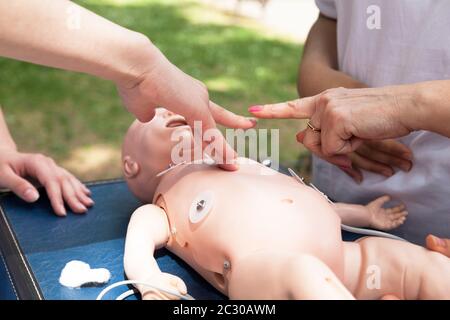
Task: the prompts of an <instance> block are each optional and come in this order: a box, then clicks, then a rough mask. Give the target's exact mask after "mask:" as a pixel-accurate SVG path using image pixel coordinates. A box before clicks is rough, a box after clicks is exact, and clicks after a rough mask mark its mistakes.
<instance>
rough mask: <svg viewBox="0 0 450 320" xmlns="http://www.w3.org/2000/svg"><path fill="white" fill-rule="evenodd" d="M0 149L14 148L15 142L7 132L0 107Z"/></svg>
mask: <svg viewBox="0 0 450 320" xmlns="http://www.w3.org/2000/svg"><path fill="white" fill-rule="evenodd" d="M0 149H9V150H16V149H17V147H16V143H15V142H14V140H13V138H12V137H11V134H10V133H9V130H8V126H7V124H6V121H5V117H4V116H3V111H2V109H1V107H0Z"/></svg>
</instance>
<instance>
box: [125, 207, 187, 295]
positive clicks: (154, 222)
mask: <svg viewBox="0 0 450 320" xmlns="http://www.w3.org/2000/svg"><path fill="white" fill-rule="evenodd" d="M168 239H169V222H168V220H167V216H166V213H165V212H164V210H162V209H161V208H160V207H158V206H155V205H153V204H147V205H144V206H142V207H140V208H138V209H137V210H136V211H135V212H134V213H133V215H132V217H131V220H130V223H129V224H128V231H127V237H126V241H125V254H124V266H125V273H126V274H127V277H128V278H129V279H130V280H136V281H142V282H146V283H149V284H152V285H155V286H158V287H160V288H163V289H166V290H169V291H172V292H174V291H175V292H178V293H179V294H182V295H184V294H186V292H187V290H186V285H185V284H184V282H183V280H181V279H180V278H178V277H176V276H173V275H171V274H168V273H163V272H161V270H160V269H159V267H158V264H157V263H156V260H155V258H154V257H153V254H154V251H155V249H158V248H160V247H163V246H164V245H165V244H166V243H167V241H168ZM136 288H137V289H138V290H139V292H140V293H141V295H142V298H143V299H158V300H160V299H176V297H174V296H172V295H170V294H167V293H165V292H162V291H158V290H155V289H153V288H151V287H148V286H144V285H140V284H138V285H136Z"/></svg>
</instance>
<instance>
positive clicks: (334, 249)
mask: <svg viewBox="0 0 450 320" xmlns="http://www.w3.org/2000/svg"><path fill="white" fill-rule="evenodd" d="M264 173H265V174H264ZM267 173H270V174H267ZM202 200H204V201H202ZM154 203H156V204H157V205H160V206H162V207H163V208H164V210H165V211H166V213H167V215H168V219H169V224H170V230H171V237H170V240H169V243H168V245H167V248H168V249H169V250H170V251H172V252H174V253H175V254H176V255H177V256H179V257H180V258H182V259H183V260H184V261H186V262H187V263H188V264H190V265H191V266H192V267H193V268H194V269H195V270H196V271H197V272H199V273H200V274H201V275H202V276H203V277H204V278H205V279H206V280H208V281H209V282H210V283H211V284H212V285H213V286H215V287H216V288H217V289H219V290H220V291H221V292H223V293H224V294H227V271H228V270H232V268H233V264H235V263H236V261H238V260H239V259H243V258H245V257H246V256H247V255H249V254H252V253H255V252H257V251H268V252H281V251H285V252H287V253H291V254H292V253H299V254H301V253H306V254H311V255H314V256H316V257H318V258H319V259H321V260H322V261H323V262H325V263H326V264H327V265H328V266H329V267H330V268H331V269H332V270H333V271H334V272H335V274H336V275H337V276H338V277H339V278H341V279H342V278H343V273H344V254H343V242H342V239H341V231H340V219H339V217H338V215H337V214H336V213H335V212H334V211H333V209H332V208H331V206H330V205H329V204H328V203H327V201H326V200H325V199H324V198H323V197H322V195H320V194H319V193H318V192H316V191H315V190H313V189H312V188H310V187H306V186H303V185H302V184H300V183H299V182H297V181H296V180H294V179H293V178H291V177H288V176H286V175H283V174H280V173H277V172H275V171H273V170H271V169H268V168H266V167H264V166H263V165H261V164H258V163H256V162H253V161H252V162H251V163H247V164H241V165H240V169H239V170H238V171H236V172H226V171H223V170H220V169H218V168H216V167H214V166H208V165H204V164H203V165H194V164H190V165H181V166H179V167H177V168H174V169H173V170H171V171H169V172H167V173H166V174H165V175H164V176H163V178H162V180H161V183H160V184H159V186H158V187H157V189H156V192H155V198H154Z"/></svg>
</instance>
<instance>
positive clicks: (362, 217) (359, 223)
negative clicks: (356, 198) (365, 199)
mask: <svg viewBox="0 0 450 320" xmlns="http://www.w3.org/2000/svg"><path fill="white" fill-rule="evenodd" d="M333 207H334V210H335V211H336V213H337V214H338V215H339V217H340V218H341V220H342V223H343V224H346V225H349V226H352V227H359V228H363V227H369V226H370V221H371V220H370V212H369V210H367V207H366V206H362V205H357V204H348V203H335V204H334V206H333Z"/></svg>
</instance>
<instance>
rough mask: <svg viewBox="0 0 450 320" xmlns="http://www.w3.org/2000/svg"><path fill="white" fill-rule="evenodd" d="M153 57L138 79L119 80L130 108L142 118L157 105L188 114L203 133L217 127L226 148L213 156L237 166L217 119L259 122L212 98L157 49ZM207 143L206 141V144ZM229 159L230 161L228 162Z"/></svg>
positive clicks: (239, 124)
mask: <svg viewBox="0 0 450 320" xmlns="http://www.w3.org/2000/svg"><path fill="white" fill-rule="evenodd" d="M148 58H149V60H148V61H147V63H145V64H144V65H143V66H142V67H140V68H141V69H142V70H143V72H142V74H141V76H140V78H139V79H136V81H135V83H131V84H130V83H126V84H119V85H118V91H119V94H120V96H121V97H122V100H123V103H124V104H125V106H126V108H127V109H128V110H129V111H130V112H131V113H133V114H134V115H136V117H137V119H138V120H140V121H141V122H147V121H149V120H151V119H152V118H153V116H154V113H155V111H154V110H155V108H157V107H165V108H166V109H168V110H170V111H172V112H174V113H176V114H180V115H182V116H184V117H185V118H186V121H187V122H188V124H189V125H190V126H191V127H192V128H194V121H201V129H202V131H203V132H202V133H203V134H205V132H206V130H213V131H214V133H215V134H214V137H217V139H220V140H221V142H222V148H221V149H220V150H216V151H217V154H216V155H210V156H213V158H214V160H216V162H217V163H218V164H222V165H221V167H222V168H224V169H229V170H235V169H236V168H237V167H236V165H234V164H231V163H232V162H233V161H234V159H235V157H236V153H235V151H234V150H233V149H232V148H231V147H230V146H229V145H228V143H227V142H226V140H225V139H224V137H223V136H222V134H221V133H220V131H219V130H218V129H217V128H216V122H217V123H220V124H222V125H224V126H227V127H232V128H242V129H249V128H252V127H253V126H255V124H256V120H255V119H248V118H246V117H242V116H238V115H235V114H233V113H232V112H230V111H227V110H225V109H223V108H222V107H220V106H218V105H217V104H215V103H213V102H212V101H210V100H209V94H208V90H207V88H206V86H205V85H204V84H203V83H202V82H200V81H198V80H196V79H194V78H192V77H190V76H189V75H187V74H185V73H184V72H183V71H181V70H180V69H178V68H177V67H176V66H175V65H173V64H172V63H170V61H168V60H167V58H166V57H165V56H164V55H163V54H162V53H161V52H160V51H159V50H158V49H157V48H154V50H153V51H149V56H148ZM206 144H207V143H205V142H204V143H203V145H204V146H205V145H206ZM227 163H228V164H227Z"/></svg>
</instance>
